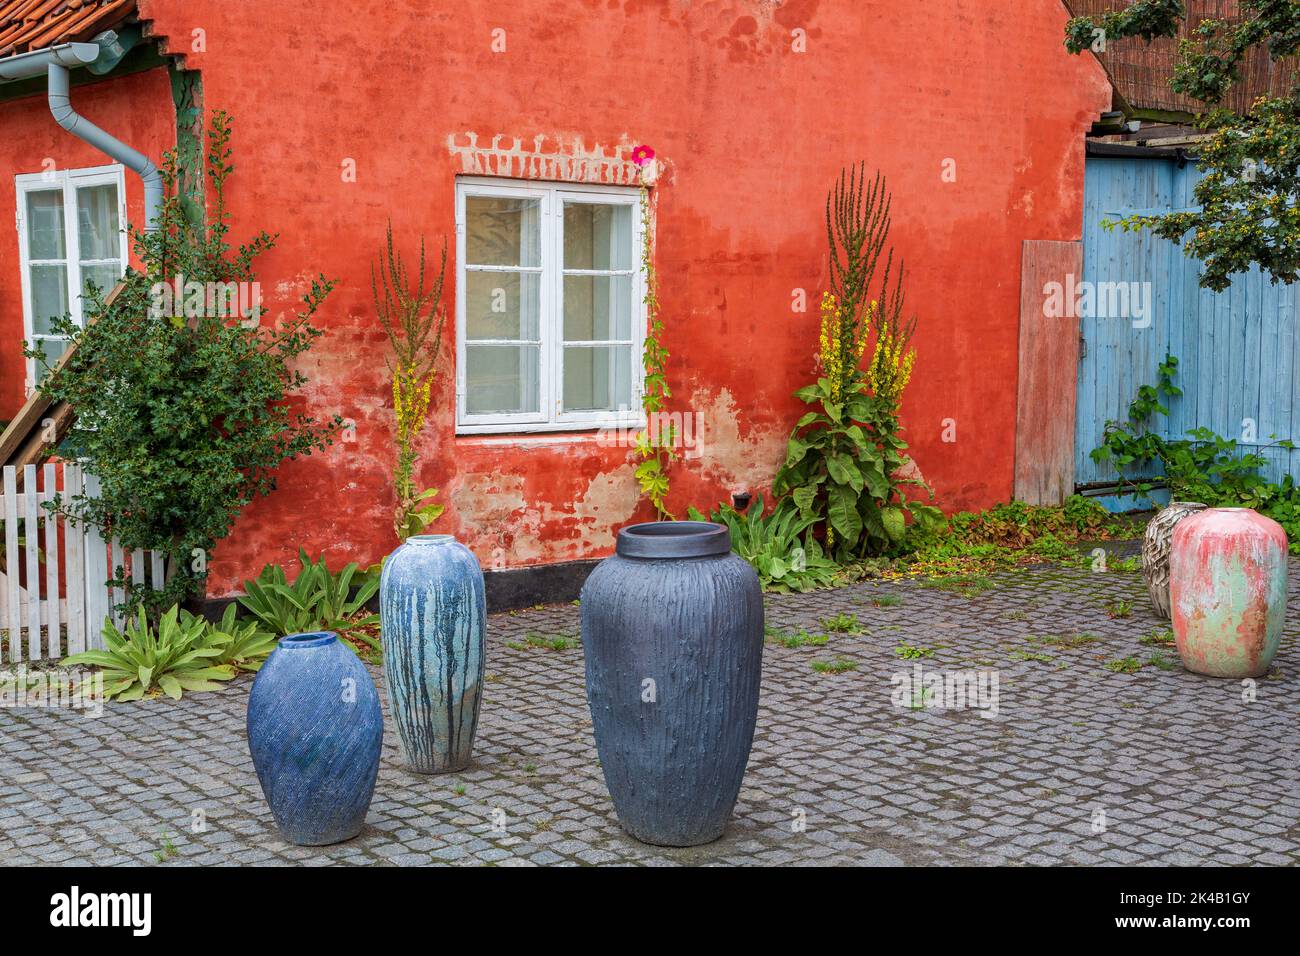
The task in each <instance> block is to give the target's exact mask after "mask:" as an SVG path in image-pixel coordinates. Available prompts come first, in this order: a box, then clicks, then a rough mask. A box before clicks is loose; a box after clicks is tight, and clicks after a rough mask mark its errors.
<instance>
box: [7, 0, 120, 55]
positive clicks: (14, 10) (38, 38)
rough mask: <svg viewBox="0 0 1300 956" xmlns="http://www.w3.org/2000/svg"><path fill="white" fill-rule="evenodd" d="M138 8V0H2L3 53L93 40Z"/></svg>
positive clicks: (8, 53)
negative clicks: (136, 4)
mask: <svg viewBox="0 0 1300 956" xmlns="http://www.w3.org/2000/svg"><path fill="white" fill-rule="evenodd" d="M134 12H135V0H0V57H4V56H12V55H13V54H15V53H26V52H27V51H28V50H39V49H42V48H44V47H47V46H53V45H54V44H56V43H67V42H69V41H72V40H89V39H90V38H91V37H93V36H95V35H96V34H98V33H102V32H103V31H104V30H106V29H108V28H109V27H112V26H115V25H116V24H117V23H120V22H121V21H122V20H125V19H126V18H127V17H128V16H130V15H131V14H132V13H134Z"/></svg>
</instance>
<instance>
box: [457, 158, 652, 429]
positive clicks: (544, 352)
mask: <svg viewBox="0 0 1300 956" xmlns="http://www.w3.org/2000/svg"><path fill="white" fill-rule="evenodd" d="M639 203H640V193H639V190H637V189H635V188H629V187H621V188H620V187H605V186H584V185H573V184H567V183H534V182H524V181H519V180H500V179H484V178H461V179H458V180H457V182H456V238H457V242H456V403H457V408H456V431H457V432H458V433H459V434H476V433H486V432H535V431H564V430H575V429H591V428H600V427H605V426H614V425H621V426H636V425H639V424H641V423H642V422H643V421H644V415H643V414H642V411H641V388H642V381H643V378H644V373H643V369H642V365H641V348H642V344H643V341H644V338H645V326H646V316H645V302H644V298H645V277H644V276H643V275H642V270H641V216H640V205H639Z"/></svg>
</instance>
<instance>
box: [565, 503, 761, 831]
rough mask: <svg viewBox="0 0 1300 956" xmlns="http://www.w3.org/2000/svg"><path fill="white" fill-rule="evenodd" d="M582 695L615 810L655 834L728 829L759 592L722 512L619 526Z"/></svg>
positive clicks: (757, 654) (750, 696)
mask: <svg viewBox="0 0 1300 956" xmlns="http://www.w3.org/2000/svg"><path fill="white" fill-rule="evenodd" d="M582 648H583V654H584V655H585V656H586V660H587V703H588V704H589V705H590V707H591V722H592V730H593V733H594V734H595V737H596V749H597V751H598V752H599V754H600V765H601V769H602V770H603V771H604V774H605V785H606V787H608V789H609V795H610V797H611V798H613V802H614V811H615V812H616V813H617V814H618V819H619V822H620V823H622V825H623V828H624V829H625V830H627V831H628V832H629V833H630V834H632V836H634V837H636V838H637V839H638V840H641V841H642V842H644V843H653V844H656V845H659V846H695V845H697V844H700V843H708V842H710V841H712V840H716V839H717V838H718V837H720V836H722V832H723V830H724V829H725V828H726V825H727V820H728V819H729V818H730V817H731V811H732V809H733V808H734V807H735V805H736V797H737V796H738V795H739V794H740V785H741V781H742V780H743V779H744V776H745V765H746V763H747V762H748V761H749V750H750V746H751V744H752V743H753V739H754V723H755V720H756V718H757V716H758V689H759V681H760V679H761V677H762V667H763V594H762V590H761V588H760V586H759V582H758V575H757V574H755V573H754V569H753V568H752V567H750V566H749V563H748V562H747V561H745V560H744V559H743V558H741V557H739V556H738V555H734V554H732V553H731V535H730V533H729V532H728V530H727V528H726V527H725V526H723V525H719V524H710V523H708V522H700V521H661V522H656V523H653V524H639V525H632V526H631V527H628V528H624V529H623V530H621V531H620V532H619V534H618V543H617V545H616V548H615V554H614V556H613V557H611V558H607V559H606V560H604V561H602V562H601V563H600V565H599V566H597V568H596V569H595V570H594V571H593V572H592V573H591V576H590V577H588V578H587V582H586V584H585V585H583V588H582Z"/></svg>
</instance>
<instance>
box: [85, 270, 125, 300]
mask: <svg viewBox="0 0 1300 956" xmlns="http://www.w3.org/2000/svg"><path fill="white" fill-rule="evenodd" d="M121 275H122V270H121V269H119V268H118V267H117V266H112V265H100V266H82V267H81V292H82V294H83V295H85V294H86V290H87V289H88V288H89V286H90V283H92V282H93V283H95V285H97V286H99V294H100V295H108V293H109V292H110V291H112V289H113V286H115V285H117V280H118V279H119V278H120V277H121ZM89 302H90V299H89V298H87V299H86V303H87V304H89ZM84 308H85V306H84V305H83V309H84Z"/></svg>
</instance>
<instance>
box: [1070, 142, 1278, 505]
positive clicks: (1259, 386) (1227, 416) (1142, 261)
mask: <svg viewBox="0 0 1300 956" xmlns="http://www.w3.org/2000/svg"><path fill="white" fill-rule="evenodd" d="M1200 176H1201V173H1200V171H1199V170H1198V168H1197V166H1196V164H1195V163H1193V162H1188V163H1186V164H1184V165H1183V166H1182V167H1181V168H1180V166H1179V164H1178V162H1176V161H1174V160H1169V159H1155V158H1131V159H1130V158H1111V157H1090V158H1089V160H1088V163H1087V169H1086V173H1085V190H1084V228H1083V243H1084V256H1083V277H1082V283H1088V284H1089V285H1088V286H1086V287H1085V286H1084V285H1083V284H1082V283H1081V285H1080V289H1085V288H1086V289H1087V290H1089V291H1090V292H1091V295H1092V299H1091V305H1088V304H1087V303H1088V300H1086V299H1085V307H1084V308H1082V309H1079V310H1078V311H1079V312H1080V315H1079V327H1080V334H1081V337H1082V345H1081V348H1080V355H1081V357H1080V360H1079V377H1078V386H1077V387H1078V394H1077V408H1078V413H1077V418H1076V428H1075V483H1076V486H1093V487H1096V486H1099V485H1101V484H1102V483H1105V482H1112V481H1115V480H1116V479H1117V478H1118V475H1117V474H1116V472H1115V471H1114V470H1113V469H1112V468H1110V467H1109V466H1101V465H1098V464H1097V463H1096V462H1094V461H1093V460H1092V459H1091V457H1090V456H1089V452H1090V451H1091V450H1092V449H1093V448H1095V447H1097V445H1098V444H1100V442H1101V436H1102V431H1103V428H1104V426H1105V423H1106V422H1107V421H1108V420H1110V419H1118V420H1123V419H1125V418H1126V417H1127V410H1128V405H1129V403H1130V402H1131V401H1132V400H1133V398H1134V397H1135V396H1136V394H1137V389H1138V387H1139V386H1141V385H1146V384H1152V385H1153V384H1155V381H1156V367H1157V365H1159V363H1160V361H1161V360H1162V359H1163V358H1164V356H1165V354H1166V352H1169V353H1172V354H1174V355H1176V356H1177V357H1178V360H1179V368H1178V376H1177V378H1176V379H1175V383H1176V384H1177V385H1178V386H1179V387H1180V388H1182V390H1183V393H1184V394H1183V396H1182V397H1181V398H1179V399H1175V400H1174V401H1173V403H1172V404H1171V405H1170V412H1171V414H1170V416H1169V418H1168V419H1163V418H1161V419H1160V420H1159V425H1160V431H1161V433H1162V434H1164V435H1165V436H1166V437H1175V438H1176V437H1183V436H1184V435H1185V434H1186V432H1187V431H1188V430H1189V429H1191V428H1196V427H1206V428H1210V429H1212V430H1213V431H1215V432H1217V433H1218V434H1220V435H1223V436H1225V437H1228V438H1235V439H1237V441H1238V442H1239V445H1240V447H1241V448H1242V449H1243V451H1254V450H1260V451H1261V453H1262V454H1264V455H1265V456H1266V457H1267V458H1268V460H1269V468H1268V470H1267V474H1268V475H1269V477H1271V478H1272V479H1274V480H1276V479H1278V478H1280V477H1281V476H1282V475H1284V474H1286V473H1288V472H1290V473H1292V474H1297V475H1300V451H1292V452H1288V451H1286V450H1285V449H1279V448H1265V446H1268V445H1269V444H1270V443H1271V442H1272V441H1273V440H1274V438H1271V437H1270V436H1275V437H1276V438H1293V439H1296V440H1297V441H1300V402H1298V401H1297V394H1298V393H1300V354H1297V348H1300V337H1297V336H1296V334H1295V321H1296V306H1297V303H1298V302H1300V284H1297V285H1293V286H1286V285H1281V284H1278V285H1274V284H1272V283H1271V282H1270V281H1269V280H1268V278H1267V277H1266V276H1264V275H1263V274H1261V272H1260V271H1259V270H1258V269H1253V270H1251V271H1250V272H1249V273H1245V274H1243V275H1240V276H1238V277H1237V278H1236V279H1235V280H1234V281H1233V283H1232V285H1231V286H1230V287H1229V288H1228V289H1226V290H1225V291H1223V292H1221V293H1212V292H1209V291H1207V290H1204V289H1201V288H1200V287H1199V285H1198V283H1197V279H1198V276H1199V273H1200V269H1201V265H1200V263H1199V262H1197V261H1195V260H1192V259H1189V258H1188V257H1187V256H1186V255H1185V254H1184V253H1183V251H1182V249H1181V248H1179V247H1178V246H1177V245H1176V244H1174V243H1171V242H1168V241H1166V240H1163V239H1159V238H1157V237H1155V236H1154V235H1152V234H1151V233H1150V232H1149V231H1146V230H1143V231H1140V232H1132V233H1125V232H1123V231H1122V230H1120V229H1115V230H1111V231H1107V230H1106V229H1104V228H1103V227H1102V222H1103V220H1116V219H1119V218H1122V217H1123V216H1127V215H1132V214H1134V213H1140V212H1149V213H1162V212H1168V211H1172V210H1176V209H1186V208H1189V207H1192V206H1194V204H1195V197H1194V195H1193V192H1192V190H1193V188H1194V187H1195V185H1196V182H1197V181H1198V179H1199V178H1200ZM1102 500H1103V501H1104V502H1105V503H1106V504H1107V506H1108V507H1112V508H1117V509H1118V508H1123V507H1134V506H1138V505H1140V504H1141V502H1138V501H1134V500H1133V499H1131V498H1130V499H1116V498H1115V497H1113V496H1111V497H1108V498H1103V499H1102Z"/></svg>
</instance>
